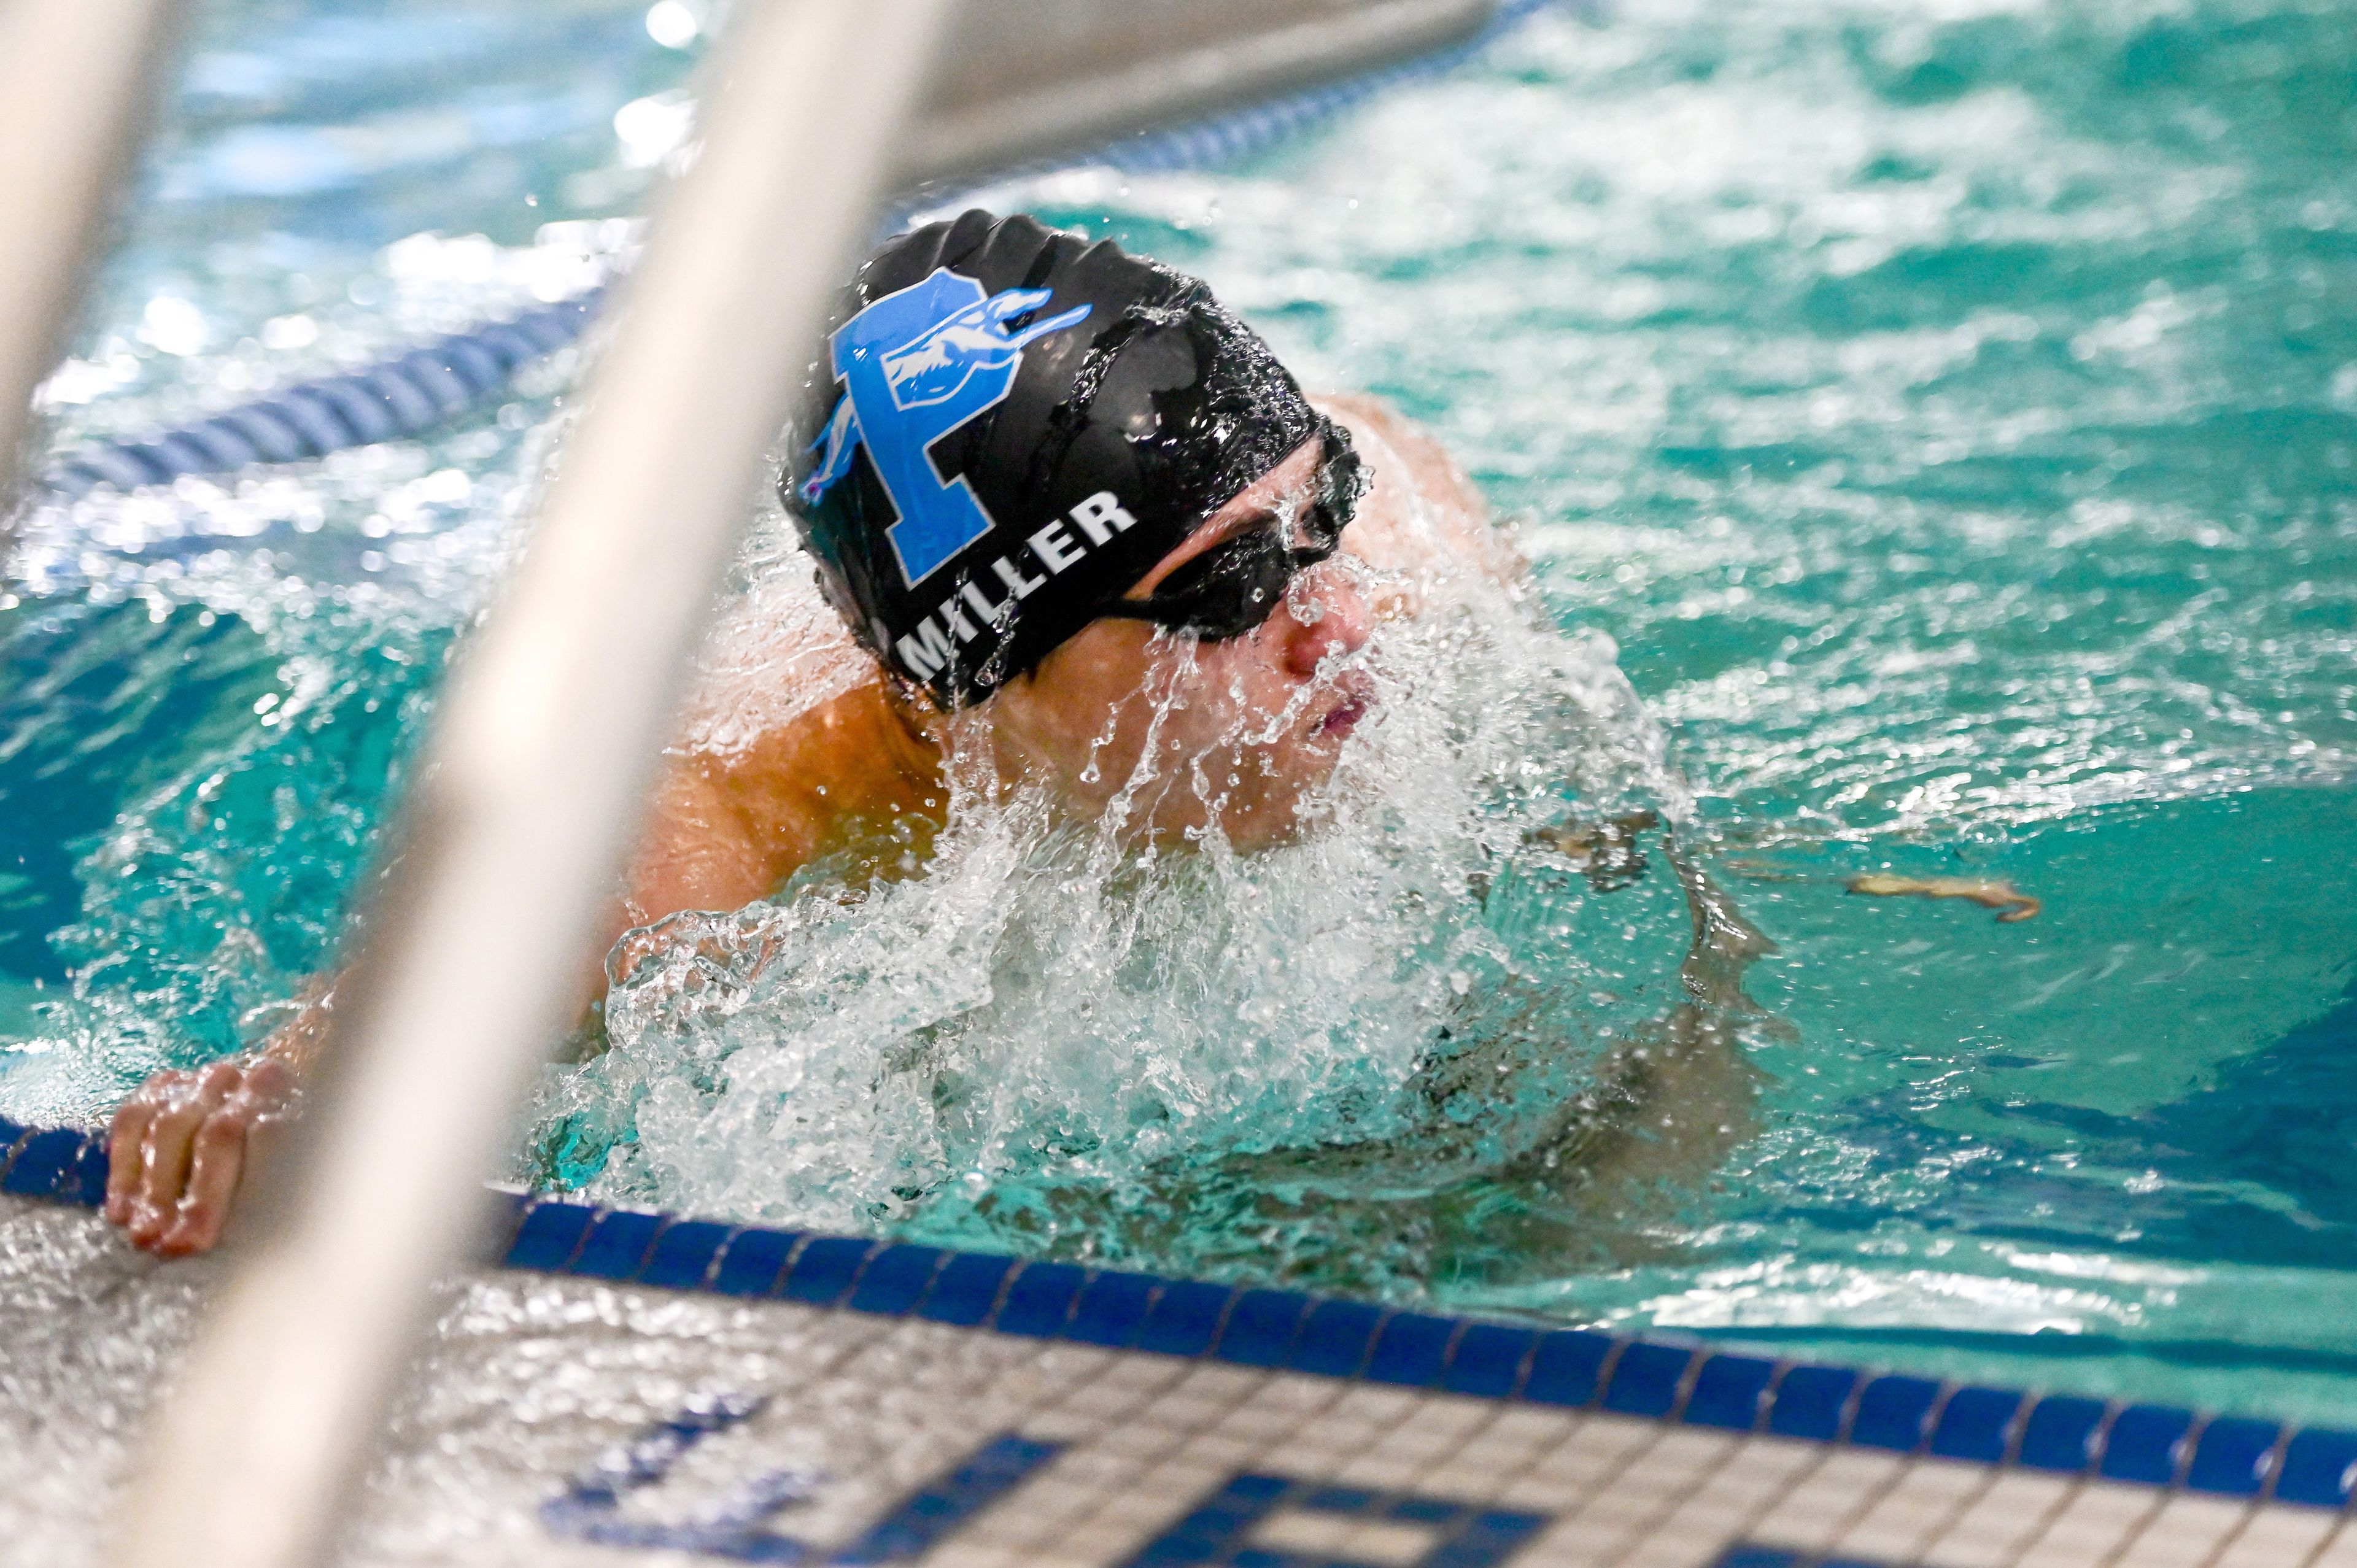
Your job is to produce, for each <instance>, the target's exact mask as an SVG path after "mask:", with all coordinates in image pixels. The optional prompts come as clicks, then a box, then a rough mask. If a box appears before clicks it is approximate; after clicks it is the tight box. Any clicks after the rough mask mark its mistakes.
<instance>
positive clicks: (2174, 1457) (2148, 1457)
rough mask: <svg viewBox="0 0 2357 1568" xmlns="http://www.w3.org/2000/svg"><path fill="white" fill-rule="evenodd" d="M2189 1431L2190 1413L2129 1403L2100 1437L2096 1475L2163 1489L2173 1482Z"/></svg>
mask: <svg viewBox="0 0 2357 1568" xmlns="http://www.w3.org/2000/svg"><path fill="white" fill-rule="evenodd" d="M2192 1430H2193V1412H2191V1411H2190V1410H2170V1409H2169V1408H2168V1407H2167V1406H2165V1405H2151V1404H2132V1405H2130V1406H2128V1407H2127V1409H2126V1410H2124V1411H2122V1412H2120V1413H2119V1414H2117V1415H2115V1416H2114V1417H2113V1418H2112V1424H2111V1427H2110V1430H2108V1431H2106V1432H2105V1433H2104V1458H2103V1464H2102V1466H2100V1473H2101V1474H2102V1475H2103V1476H2104V1477H2107V1478H2108V1479H2111V1480H2115V1481H2144V1482H2147V1483H2149V1484H2150V1485H2152V1486H2156V1487H2165V1486H2168V1485H2169V1483H2170V1482H2171V1481H2174V1480H2176V1479H2177V1468H2178V1462H2179V1460H2180V1459H2182V1458H2183V1457H2184V1454H2183V1450H2182V1446H2181V1445H2182V1444H2184V1442H2185V1439H2186V1436H2187V1434H2190V1432H2191V1431H2192Z"/></svg>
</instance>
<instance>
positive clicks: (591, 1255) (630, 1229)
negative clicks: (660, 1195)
mask: <svg viewBox="0 0 2357 1568" xmlns="http://www.w3.org/2000/svg"><path fill="white" fill-rule="evenodd" d="M662 1226H663V1217H662V1215H660V1214H634V1213H632V1212H630V1210H628V1209H616V1210H614V1211H613V1212H611V1213H609V1214H608V1215H606V1216H605V1217H604V1218H603V1219H599V1220H598V1221H597V1224H596V1225H595V1226H594V1227H592V1228H591V1230H590V1231H589V1239H588V1240H586V1241H584V1242H582V1243H581V1247H580V1250H579V1251H576V1252H575V1253H574V1255H573V1263H572V1266H571V1267H570V1268H568V1269H566V1270H565V1273H570V1274H583V1275H587V1277H588V1278H590V1279H597V1280H627V1279H630V1277H632V1276H633V1275H635V1274H636V1273H638V1272H639V1267H640V1264H642V1263H644V1262H646V1261H647V1249H648V1247H650V1246H651V1245H652V1244H653V1241H654V1239H655V1232H656V1231H658V1230H662Z"/></svg>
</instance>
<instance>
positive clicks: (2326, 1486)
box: [2276, 1427, 2357, 1509]
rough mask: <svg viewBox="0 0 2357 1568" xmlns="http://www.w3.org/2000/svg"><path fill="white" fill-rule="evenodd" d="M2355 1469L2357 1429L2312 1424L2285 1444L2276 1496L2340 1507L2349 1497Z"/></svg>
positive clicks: (2278, 1499)
mask: <svg viewBox="0 0 2357 1568" xmlns="http://www.w3.org/2000/svg"><path fill="white" fill-rule="evenodd" d="M2352 1469H2357V1432H2330V1431H2327V1430H2325V1429H2324V1428H2322V1427H2311V1428H2310V1429H2309V1430H2308V1431H2306V1432H2301V1433H2296V1434H2293V1436H2292V1440H2291V1442H2290V1443H2289V1444H2287V1445H2286V1446H2285V1448H2284V1455H2283V1469H2282V1470H2281V1472H2280V1473H2278V1474H2277V1475H2276V1500H2277V1501H2280V1502H2290V1503H2313V1504H2315V1505H2316V1506H2317V1507H2319V1508H2328V1509H2337V1508H2341V1507H2343V1506H2345V1505H2346V1504H2347V1503H2348V1501H2349V1483H2350V1480H2351V1471H2352Z"/></svg>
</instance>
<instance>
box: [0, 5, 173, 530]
mask: <svg viewBox="0 0 2357 1568" xmlns="http://www.w3.org/2000/svg"><path fill="white" fill-rule="evenodd" d="M179 13H180V4H179V0H9V3H8V4H7V5H0V213H5V214H6V218H5V220H0V545H5V543H6V539H7V536H6V533H5V527H6V522H5V519H6V516H7V510H8V507H7V502H8V500H9V499H10V498H11V496H12V495H13V494H14V493H15V480H16V473H17V469H18V465H19V462H20V461H21V459H22V458H23V457H24V456H25V448H26V445H27V440H28V438H29V436H30V434H31V429H32V404H33V394H34V392H36V391H37V390H38V388H39V386H40V384H41V382H42V381H44V380H45V379H47V377H48V373H49V371H51V370H52V369H54V368H55V367H56V365H57V362H58V356H59V354H60V353H61V352H63V351H64V347H65V338H66V334H67V333H68V332H69V331H70V329H71V327H72V324H73V320H74V316H75V311H76V307H77V306H78V305H79V304H80V301H81V292H82V288H83V285H84V284H85V283H86V282H87V281H88V279H89V276H90V274H91V262H92V261H93V260H94V259H95V258H96V256H97V255H98V252H99V250H100V244H99V242H100V239H101V236H102V234H103V232H104V231H105V228H106V219H107V216H108V210H109V208H110V206H111V203H112V201H113V197H114V193H115V190H116V188H118V187H119V186H120V185H121V183H122V175H123V172H124V169H125V168H126V167H127V166H129V164H130V162H131V156H132V154H133V153H134V152H135V150H136V149H137V147H138V145H139V140H140V136H141V134H142V133H143V132H144V131H145V127H146V123H147V119H148V116H149V114H150V113H151V112H152V109H153V106H154V103H155V100H156V78H157V75H158V72H159V70H160V68H161V66H162V63H163V61H164V60H165V59H166V58H167V56H168V55H169V53H170V44H171V40H172V38H173V36H174V35H175V34H176V32H177V31H178V27H177V24H178V19H179Z"/></svg>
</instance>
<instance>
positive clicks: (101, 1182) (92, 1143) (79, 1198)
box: [58, 1134, 106, 1208]
mask: <svg viewBox="0 0 2357 1568" xmlns="http://www.w3.org/2000/svg"><path fill="white" fill-rule="evenodd" d="M58 1196H59V1197H65V1198H69V1199H70V1200H72V1201H73V1202H75V1203H79V1204H81V1205H82V1206H83V1207H84V1208H97V1207H98V1206H99V1205H100V1204H102V1203H104V1202H105V1201H106V1140H105V1139H103V1138H101V1137H98V1136H97V1135H95V1134H93V1135H91V1136H90V1137H88V1138H85V1139H83V1140H82V1145H81V1154H79V1155H75V1156H74V1163H73V1169H72V1170H70V1171H69V1172H67V1173H66V1181H65V1186H64V1187H63V1188H62V1189H61V1190H60V1191H59V1195H58Z"/></svg>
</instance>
